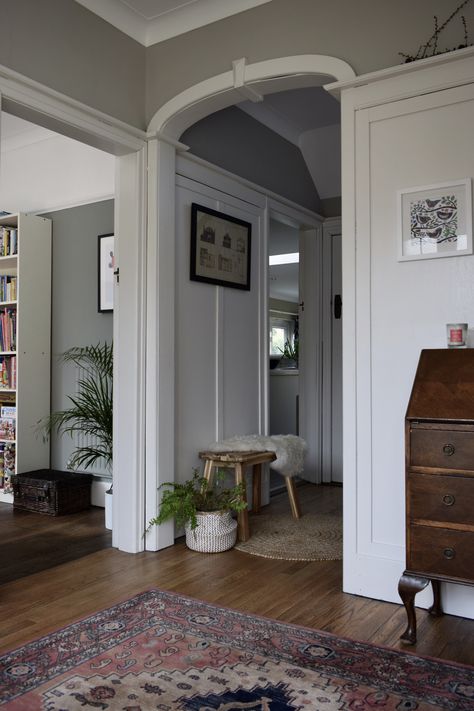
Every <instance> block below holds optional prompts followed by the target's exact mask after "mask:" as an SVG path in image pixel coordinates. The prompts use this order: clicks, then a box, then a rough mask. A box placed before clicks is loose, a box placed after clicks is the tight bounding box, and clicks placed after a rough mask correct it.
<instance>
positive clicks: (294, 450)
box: [208, 435, 307, 476]
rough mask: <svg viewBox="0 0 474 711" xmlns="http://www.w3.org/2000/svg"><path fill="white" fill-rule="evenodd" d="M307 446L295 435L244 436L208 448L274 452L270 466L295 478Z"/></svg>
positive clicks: (300, 469) (230, 450) (219, 450)
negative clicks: (274, 455)
mask: <svg viewBox="0 0 474 711" xmlns="http://www.w3.org/2000/svg"><path fill="white" fill-rule="evenodd" d="M306 449H307V446H306V442H305V441H304V439H303V438H302V437H297V436H296V435H269V436H268V437H265V436H264V435H244V436H237V437H229V438H228V439H222V440H221V441H220V442H214V443H213V444H211V445H210V446H209V447H208V450H209V451H210V452H264V451H269V452H275V454H276V459H275V461H273V462H271V464H270V466H271V468H272V469H275V470H276V471H277V472H280V474H282V475H283V476H296V475H297V474H300V473H301V472H302V471H303V467H304V455H305V452H306Z"/></svg>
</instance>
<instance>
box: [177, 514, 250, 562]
mask: <svg viewBox="0 0 474 711" xmlns="http://www.w3.org/2000/svg"><path fill="white" fill-rule="evenodd" d="M196 518H197V524H198V525H197V528H195V529H194V531H193V530H192V529H191V526H190V525H189V524H186V525H185V527H184V530H185V532H186V545H187V546H188V548H191V550H193V551H198V552H199V553H222V551H227V550H229V548H232V547H233V546H234V545H235V541H236V540H237V521H234V519H233V518H232V514H231V513H230V511H201V512H198V513H197V514H196Z"/></svg>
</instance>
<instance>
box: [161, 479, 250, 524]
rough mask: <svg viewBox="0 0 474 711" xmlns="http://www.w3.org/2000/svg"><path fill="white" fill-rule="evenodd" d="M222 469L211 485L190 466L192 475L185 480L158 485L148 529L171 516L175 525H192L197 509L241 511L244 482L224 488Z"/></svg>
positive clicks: (195, 522) (194, 521) (243, 501)
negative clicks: (156, 503) (158, 495)
mask: <svg viewBox="0 0 474 711" xmlns="http://www.w3.org/2000/svg"><path fill="white" fill-rule="evenodd" d="M224 478H225V474H224V472H220V471H218V472H217V474H216V481H215V484H214V486H210V484H209V482H208V480H207V479H205V478H204V477H203V476H201V475H200V474H199V471H198V470H197V469H194V470H193V478H192V479H188V481H186V482H184V484H179V483H177V482H171V483H170V482H166V483H164V484H162V485H161V486H160V487H159V488H158V491H160V489H161V490H162V491H163V493H162V497H161V503H160V510H159V513H158V516H155V518H152V519H151V521H150V523H149V524H148V528H147V531H149V530H150V528H151V527H152V526H159V525H160V524H161V523H164V522H165V521H169V520H170V519H171V518H174V519H175V521H176V524H177V526H179V527H182V526H184V525H185V524H186V523H189V524H190V525H191V529H193V530H194V529H195V528H196V526H197V525H198V524H197V519H196V513H197V512H198V511H243V510H244V509H245V508H246V507H247V502H246V501H245V498H244V485H243V484H237V485H236V486H233V487H231V488H223V487H222V482H223V479H224Z"/></svg>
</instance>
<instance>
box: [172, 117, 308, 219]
mask: <svg viewBox="0 0 474 711" xmlns="http://www.w3.org/2000/svg"><path fill="white" fill-rule="evenodd" d="M180 140H181V141H182V142H183V143H185V144H186V145H187V146H189V147H190V149H191V153H193V154H194V155H197V156H199V157H200V158H204V159H205V160H208V161H209V162H211V163H214V164H215V165H219V166H221V168H225V169H226V170H229V171H231V172H232V173H234V174H235V175H240V176H241V177H242V178H246V179H247V180H251V181H252V182H253V183H256V184H257V185H262V186H263V187H265V188H268V189H269V190H272V191H273V192H275V193H278V195H282V196H284V197H286V198H288V199H289V200H293V201H294V202H296V203H298V204H299V205H303V206H304V207H307V208H309V209H310V210H314V211H315V212H320V207H321V204H320V199H319V195H318V193H317V191H316V188H315V186H314V183H313V181H312V180H311V176H310V174H309V171H308V168H307V167H306V163H305V162H304V159H303V156H302V155H301V151H300V150H299V149H298V148H297V147H296V146H295V145H293V144H292V143H290V142H289V141H287V140H285V139H284V138H282V137H281V136H279V135H278V134H277V133H275V132H274V131H271V130H270V129H269V128H267V127H266V126H263V124H261V123H259V122H258V121H256V120H255V119H254V118H252V117H251V116H249V115H248V114H246V113H244V112H243V111H241V110H240V109H237V108H236V107H235V106H231V107H230V108H228V109H224V110H223V111H218V112H217V113H215V114H212V115H211V116H207V117H206V118H205V119H203V120H202V121H198V122H197V123H195V124H194V126H191V128H188V129H187V131H185V132H184V133H183V135H182V136H181V139H180Z"/></svg>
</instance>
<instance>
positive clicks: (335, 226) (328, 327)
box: [321, 217, 342, 484]
mask: <svg viewBox="0 0 474 711" xmlns="http://www.w3.org/2000/svg"><path fill="white" fill-rule="evenodd" d="M341 231H342V225H341V218H340V217H331V218H328V219H326V220H324V224H323V240H322V241H323V247H322V249H323V254H322V260H323V273H322V329H323V332H322V341H323V346H322V349H323V352H322V359H323V366H322V373H323V381H322V444H321V457H322V463H321V464H322V481H323V482H324V483H327V484H330V483H331V482H332V465H333V457H332V438H333V427H332V359H333V352H332V326H333V303H332V298H333V297H332V262H333V256H332V244H331V243H332V238H333V237H334V236H336V235H340V234H341ZM341 268H342V265H341ZM341 428H342V422H341Z"/></svg>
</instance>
